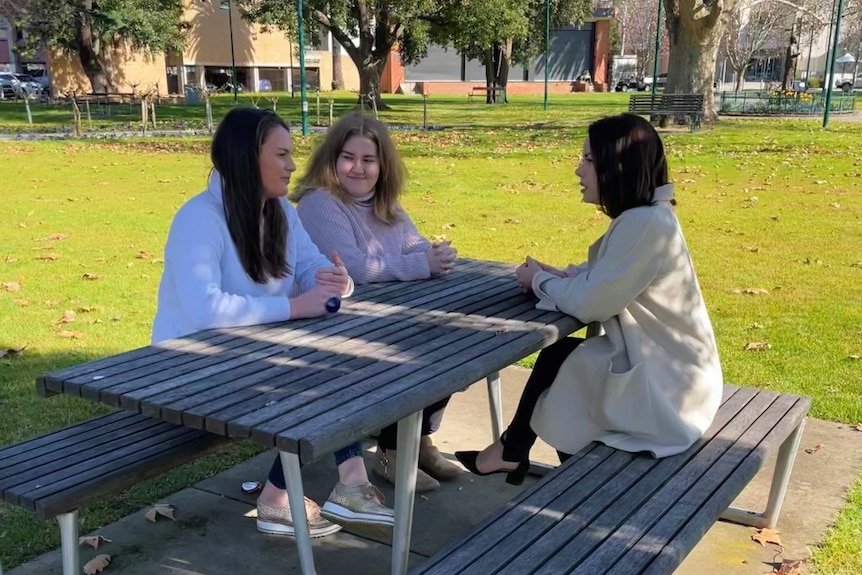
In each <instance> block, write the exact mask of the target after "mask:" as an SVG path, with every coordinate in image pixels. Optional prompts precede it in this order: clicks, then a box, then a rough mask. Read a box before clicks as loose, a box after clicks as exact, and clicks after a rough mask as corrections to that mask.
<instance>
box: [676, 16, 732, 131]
mask: <svg viewBox="0 0 862 575" xmlns="http://www.w3.org/2000/svg"><path fill="white" fill-rule="evenodd" d="M664 2H665V8H666V9H667V28H668V32H669V34H668V36H669V40H670V58H669V60H670V61H669V65H668V71H667V86H666V87H665V93H667V94H703V96H704V116H703V120H704V122H707V123H711V122H713V121H715V120H716V119H717V114H716V112H715V89H714V88H713V82H714V81H715V80H714V79H715V62H716V58H717V56H718V46H719V42H720V41H721V33H722V25H723V19H722V18H720V17H719V16H720V15H721V10H722V7H723V3H721V2H713V3H712V5H711V7H707V6H706V5H704V4H700V3H695V2H692V1H690V0H688V1H687V0H664ZM684 120H685V119H684V118H682V117H679V118H677V121H679V122H684Z"/></svg>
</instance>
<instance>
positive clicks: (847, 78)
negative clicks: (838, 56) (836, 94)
mask: <svg viewBox="0 0 862 575" xmlns="http://www.w3.org/2000/svg"><path fill="white" fill-rule="evenodd" d="M835 87H836V88H841V90H842V91H843V92H844V93H845V94H849V93H850V92H852V91H853V90H862V74H858V75H857V76H856V78H855V79H854V78H853V74H841V75H839V76H838V77H836V78H835Z"/></svg>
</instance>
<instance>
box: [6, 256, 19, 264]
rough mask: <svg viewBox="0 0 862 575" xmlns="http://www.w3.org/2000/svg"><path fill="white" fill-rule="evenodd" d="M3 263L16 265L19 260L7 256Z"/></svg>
mask: <svg viewBox="0 0 862 575" xmlns="http://www.w3.org/2000/svg"><path fill="white" fill-rule="evenodd" d="M3 261H4V262H6V263H7V264H14V263H15V262H17V261H18V258H13V257H11V256H6V257H5V258H3Z"/></svg>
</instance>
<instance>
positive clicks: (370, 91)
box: [358, 54, 389, 110]
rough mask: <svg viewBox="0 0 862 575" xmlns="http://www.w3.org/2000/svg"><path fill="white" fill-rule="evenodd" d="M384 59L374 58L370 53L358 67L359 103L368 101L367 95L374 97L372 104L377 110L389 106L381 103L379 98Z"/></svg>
mask: <svg viewBox="0 0 862 575" xmlns="http://www.w3.org/2000/svg"><path fill="white" fill-rule="evenodd" d="M385 63H386V60H384V59H381V58H375V57H374V56H373V55H372V54H368V55H366V56H365V57H364V58H363V59H362V63H361V65H360V66H358V68H359V103H360V105H363V98H364V99H365V100H364V101H365V103H366V104H367V103H368V96H373V97H374V104H375V105H376V106H377V109H378V110H388V109H389V106H387V105H386V104H384V103H383V100H381V99H380V74H382V73H383V66H384V64H385Z"/></svg>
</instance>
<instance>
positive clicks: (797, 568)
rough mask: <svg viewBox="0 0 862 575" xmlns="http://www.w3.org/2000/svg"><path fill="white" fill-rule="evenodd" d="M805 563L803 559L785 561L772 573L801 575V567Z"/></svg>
mask: <svg viewBox="0 0 862 575" xmlns="http://www.w3.org/2000/svg"><path fill="white" fill-rule="evenodd" d="M806 562H807V561H806V560H805V559H785V560H784V561H782V562H781V565H780V566H779V567H778V568H777V569H775V570H774V571H772V573H774V574H775V575H802V565H803V564H805V563H806Z"/></svg>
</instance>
